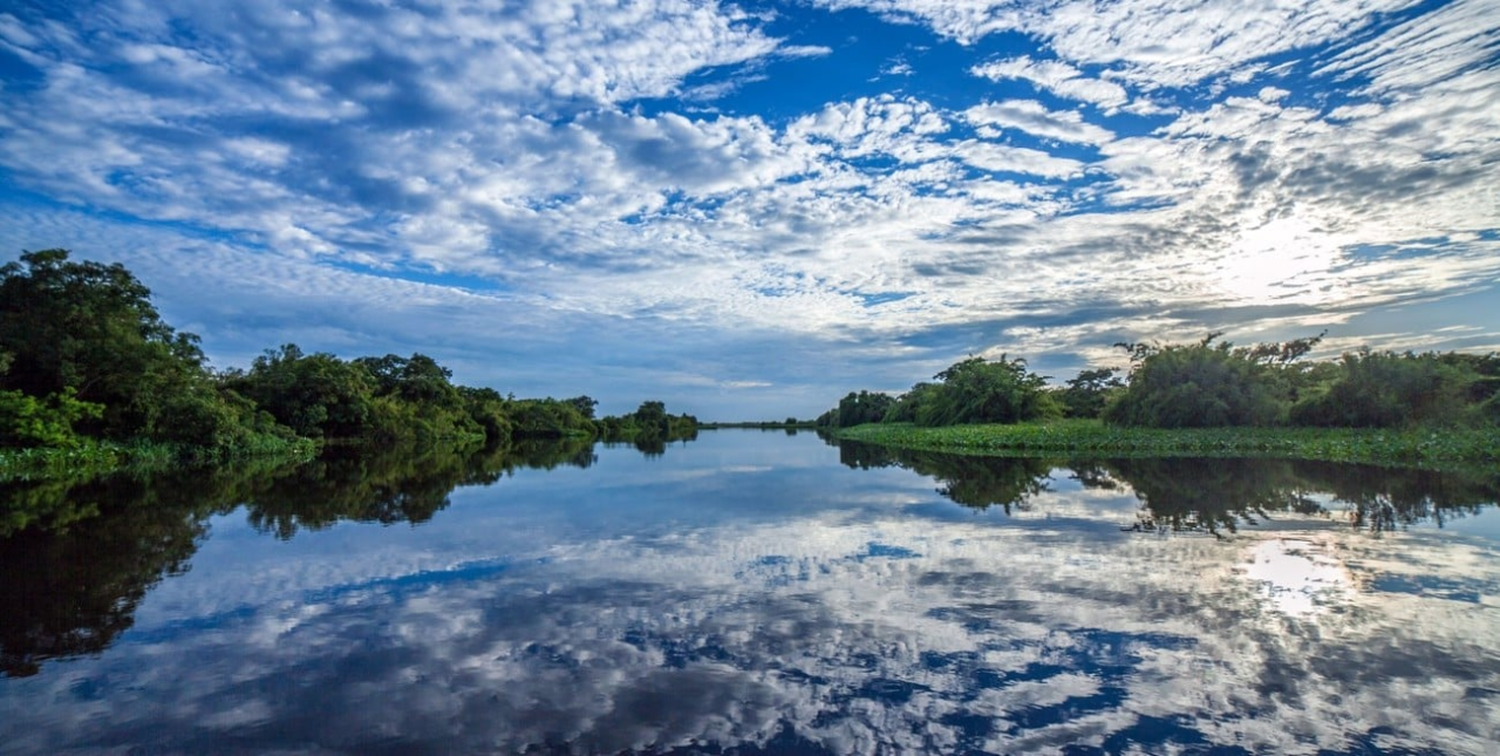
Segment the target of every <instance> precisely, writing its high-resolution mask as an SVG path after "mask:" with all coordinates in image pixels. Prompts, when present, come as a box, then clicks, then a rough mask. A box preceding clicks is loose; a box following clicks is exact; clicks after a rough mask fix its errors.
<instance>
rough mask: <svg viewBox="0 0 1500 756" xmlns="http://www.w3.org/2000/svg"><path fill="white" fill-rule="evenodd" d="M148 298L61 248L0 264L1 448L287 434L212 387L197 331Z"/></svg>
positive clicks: (205, 442) (256, 439)
mask: <svg viewBox="0 0 1500 756" xmlns="http://www.w3.org/2000/svg"><path fill="white" fill-rule="evenodd" d="M150 294H151V292H150V290H149V289H147V288H146V287H145V286H144V285H143V284H141V282H140V281H138V280H136V278H135V276H133V275H132V274H131V273H130V272H129V271H127V270H126V269H125V268H124V267H123V266H121V265H119V264H114V265H103V264H100V263H95V262H77V261H72V260H69V253H68V252H67V251H66V250H61V249H49V250H43V251H41V252H26V253H24V254H22V255H21V260H20V261H19V262H12V263H9V264H7V265H5V266H3V267H0V354H4V355H5V357H6V359H5V360H4V362H5V363H6V368H7V369H6V370H4V371H0V391H4V392H7V393H6V397H7V398H6V399H5V400H4V404H5V406H6V408H7V409H6V411H4V414H0V424H3V429H0V434H4V436H5V438H6V439H7V442H8V443H11V444H18V445H25V446H29V447H47V446H58V445H61V446H72V447H77V446H81V445H84V440H83V437H84V436H95V435H99V436H102V437H104V438H107V439H114V440H120V441H124V440H131V439H145V440H150V441H156V442H163V443H180V444H192V445H197V446H202V447H205V448H207V449H215V450H221V451H228V450H231V449H234V448H251V447H256V446H259V445H263V444H265V443H267V442H268V441H274V440H276V439H281V438H284V437H286V436H287V435H288V434H287V432H286V431H285V429H281V428H277V427H276V426H275V424H274V422H271V421H270V419H269V416H265V415H262V414H260V413H258V412H257V411H256V408H255V406H254V405H253V404H251V403H249V402H247V401H245V399H244V398H243V397H241V396H238V395H236V394H234V393H233V392H232V391H227V390H225V388H224V387H223V386H221V385H220V384H219V382H218V381H217V379H216V377H215V376H214V375H213V374H212V373H210V372H209V370H208V369H207V366H206V364H205V360H204V358H203V353H202V351H201V350H200V349H199V347H198V337H197V336H194V335H193V334H190V333H179V332H177V331H176V330H174V329H173V328H172V327H171V326H169V325H167V324H166V323H165V322H164V321H163V320H162V319H161V316H160V315H159V314H158V313H157V311H156V309H155V307H153V306H152V304H151V301H150ZM272 445H275V444H274V443H273V444H272ZM216 453H217V452H216Z"/></svg>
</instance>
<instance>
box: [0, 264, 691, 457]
mask: <svg viewBox="0 0 1500 756" xmlns="http://www.w3.org/2000/svg"><path fill="white" fill-rule="evenodd" d="M150 297H151V293H150V290H149V289H147V287H146V286H145V285H143V284H142V283H141V282H140V281H139V280H137V279H136V277H135V276H134V275H133V274H131V273H130V271H128V270H126V269H125V267H124V266H123V265H120V264H118V263H115V264H109V265H106V264H102V263H96V262H88V261H83V262H80V261H75V260H70V259H69V252H68V251H67V250H62V249H48V250H42V251H39V252H26V253H24V254H22V255H21V259H20V260H19V261H17V262H12V263H9V264H6V265H4V266H0V449H3V448H11V449H16V448H49V449H87V448H90V447H94V446H97V445H98V444H100V443H102V442H115V443H123V444H140V443H146V444H158V445H167V446H170V447H173V448H176V449H178V450H181V451H182V452H183V453H187V454H192V455H194V456H201V457H226V456H235V455H241V454H247V453H256V452H268V451H277V450H283V449H288V448H291V447H292V446H293V445H294V444H297V443H305V442H306V441H307V440H349V441H357V442H361V443H366V444H376V445H381V446H391V445H399V444H417V443H420V444H430V443H434V442H438V441H444V442H447V441H451V442H458V443H479V442H483V443H490V444H496V443H507V442H509V441H511V440H513V439H534V438H562V437H590V438H602V439H605V440H624V441H632V440H637V441H646V442H651V441H666V440H675V439H679V438H685V437H691V436H692V435H694V434H696V432H697V419H696V418H694V417H693V416H691V415H686V414H681V415H671V414H668V413H667V411H666V407H665V406H664V404H663V403H662V402H660V401H645V402H642V403H641V405H640V407H639V408H638V409H637V410H636V411H635V412H632V413H629V414H626V415H621V416H612V417H596V415H595V408H596V406H597V404H598V402H597V401H595V400H594V399H592V398H590V397H588V396H577V397H573V398H570V399H553V398H543V399H517V398H516V397H515V396H514V395H509V394H507V395H502V394H500V393H499V392H498V391H496V390H495V389H492V388H485V387H478V388H476V387H470V386H461V385H456V384H454V383H453V382H452V380H451V379H452V371H451V370H449V369H447V368H445V367H443V366H442V365H440V364H438V363H437V361H435V360H434V359H432V358H431V357H428V356H426V355H423V354H412V355H411V356H409V357H402V356H399V355H395V354H387V355H385V356H383V357H359V358H355V359H351V360H346V359H342V358H340V357H338V356H336V355H334V354H331V353H328V352H314V353H307V352H304V351H303V350H302V349H301V348H299V347H298V346H297V345H295V344H285V345H282V346H280V347H278V348H275V349H270V350H267V351H266V352H265V353H264V354H262V355H261V356H259V357H257V358H255V360H254V361H253V362H252V363H251V365H250V366H249V368H248V369H230V370H223V371H217V370H214V369H212V368H210V366H209V364H208V360H207V359H206V358H205V356H204V354H203V351H202V349H201V347H200V340H199V338H198V337H197V336H196V335H194V334H191V333H185V332H180V331H177V330H176V329H174V328H173V327H172V326H170V325H168V324H167V323H166V322H165V321H163V320H162V318H161V316H160V314H159V313H158V312H157V310H156V308H155V307H154V306H153V305H152V304H151V299H150Z"/></svg>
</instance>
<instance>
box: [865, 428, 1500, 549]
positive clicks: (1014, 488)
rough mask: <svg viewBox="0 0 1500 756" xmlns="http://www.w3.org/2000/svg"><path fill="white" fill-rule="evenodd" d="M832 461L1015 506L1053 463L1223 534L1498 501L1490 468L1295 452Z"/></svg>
mask: <svg viewBox="0 0 1500 756" xmlns="http://www.w3.org/2000/svg"><path fill="white" fill-rule="evenodd" d="M839 460H840V461H841V462H842V463H843V464H844V465H845V466H848V467H852V468H855V469H860V470H868V469H874V468H879V467H904V468H906V469H909V470H912V471H913V472H917V473H920V474H922V475H928V476H931V477H933V478H935V479H936V480H937V481H938V482H939V483H940V484H941V487H939V488H938V489H937V491H938V493H941V494H942V495H944V496H946V497H948V498H950V499H952V500H953V501H955V502H958V503H959V504H963V505H964V506H968V507H977V508H981V509H982V508H986V507H991V506H999V507H1001V508H1003V509H1004V511H1005V512H1006V514H1010V513H1011V512H1012V510H1013V509H1015V510H1019V511H1025V510H1026V509H1028V506H1029V502H1030V501H1031V500H1033V499H1034V498H1035V497H1036V496H1037V495H1039V494H1041V493H1043V492H1045V491H1047V490H1049V489H1048V482H1049V481H1050V480H1051V478H1052V475H1053V471H1054V470H1055V469H1057V468H1059V467H1062V466H1063V465H1066V467H1067V468H1069V469H1071V473H1070V475H1069V477H1070V478H1071V479H1073V480H1076V481H1078V482H1079V483H1080V484H1081V485H1083V486H1085V487H1087V488H1094V489H1101V490H1127V489H1128V490H1130V491H1133V492H1134V493H1135V495H1136V497H1137V498H1138V499H1140V501H1141V508H1140V512H1139V518H1138V520H1137V522H1135V523H1134V524H1133V525H1131V529H1133V530H1145V531H1155V532H1163V533H1164V532H1183V531H1198V530H1201V531H1205V532H1209V533H1213V534H1215V535H1219V534H1222V533H1233V532H1235V531H1236V530H1237V529H1238V528H1239V526H1240V525H1242V524H1255V523H1256V522H1258V521H1259V520H1263V519H1268V518H1271V517H1272V516H1273V515H1276V514H1287V513H1290V514H1299V515H1326V514H1330V512H1331V509H1330V507H1331V506H1332V507H1333V508H1336V509H1338V510H1339V511H1340V512H1343V513H1345V514H1346V516H1347V517H1348V519H1349V521H1350V522H1351V523H1352V524H1353V525H1354V526H1355V527H1359V528H1365V529H1367V530H1370V531H1372V532H1377V533H1378V532H1382V531H1387V530H1393V529H1396V528H1400V527H1409V526H1412V525H1416V524H1420V523H1424V522H1428V521H1432V522H1434V523H1436V524H1437V525H1438V526H1442V525H1443V524H1444V523H1445V522H1446V521H1448V520H1450V519H1452V518H1455V517H1463V516H1466V515H1472V514H1476V513H1477V512H1479V510H1480V509H1481V508H1482V507H1484V506H1487V505H1489V504H1491V503H1493V502H1495V501H1497V500H1500V475H1497V474H1496V473H1495V472H1494V471H1492V470H1471V471H1468V472H1434V471H1431V470H1411V469H1392V468H1384V467H1375V466H1372V465H1356V464H1341V463H1332V462H1315V461H1305V460H1276V459H1223V458H1183V457H1172V458H1161V457H1157V458H1151V457H1145V458H1127V459H1112V460H1102V461H1101V460H1083V461H1080V460H1073V461H1069V462H1066V463H1064V462H1059V461H1057V460H1049V459H1044V458H1038V457H1004V456H1001V457H983V456H963V455H955V454H943V453H940V452H923V451H911V450H906V449H891V448H887V447H881V446H874V445H871V444H861V443H856V442H849V441H845V442H841V443H840V444H839Z"/></svg>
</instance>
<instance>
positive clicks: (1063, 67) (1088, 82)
mask: <svg viewBox="0 0 1500 756" xmlns="http://www.w3.org/2000/svg"><path fill="white" fill-rule="evenodd" d="M969 73H971V74H973V75H974V76H978V77H981V78H985V79H989V80H991V81H1004V80H1006V79H1019V80H1022V81H1029V82H1031V83H1032V84H1034V85H1036V86H1037V88H1038V89H1041V90H1044V91H1047V92H1050V93H1051V94H1053V95H1055V96H1057V97H1061V98H1064V99H1068V100H1079V101H1082V102H1088V103H1092V104H1094V105H1098V106H1099V107H1101V108H1116V107H1119V106H1121V105H1124V104H1125V103H1126V102H1127V99H1128V97H1127V95H1126V92H1125V88H1124V87H1122V86H1120V85H1119V84H1116V83H1114V82H1111V81H1108V80H1106V79H1098V78H1092V77H1088V76H1084V75H1083V72H1082V71H1080V70H1078V69H1077V68H1075V67H1074V66H1072V65H1070V64H1068V63H1064V62H1062V61H1057V60H1032V59H1031V57H1030V56H1028V55H1022V56H1021V57H1019V58H1009V59H1006V60H999V61H991V62H989V63H985V64H982V65H977V66H974V67H973V68H970V69H969Z"/></svg>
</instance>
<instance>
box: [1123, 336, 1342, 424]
mask: <svg viewBox="0 0 1500 756" xmlns="http://www.w3.org/2000/svg"><path fill="white" fill-rule="evenodd" d="M1218 337H1219V334H1217V333H1213V334H1209V335H1208V336H1207V337H1205V338H1204V339H1203V340H1202V341H1199V342H1197V343H1195V344H1172V345H1167V346H1143V345H1140V344H1118V345H1117V346H1120V347H1122V348H1124V349H1125V350H1126V351H1127V352H1129V353H1130V355H1131V361H1132V367H1131V371H1130V382H1129V385H1128V387H1127V388H1126V389H1125V390H1124V391H1123V392H1120V393H1118V394H1117V395H1116V396H1115V397H1114V398H1113V399H1112V401H1110V402H1109V403H1108V404H1107V405H1106V406H1105V408H1104V415H1103V417H1104V419H1105V420H1107V421H1109V422H1111V423H1114V424H1117V425H1130V426H1146V427H1152V428H1213V427H1222V426H1270V425H1278V424H1284V423H1285V421H1286V411H1287V406H1288V404H1289V400H1290V398H1291V397H1290V390H1291V387H1292V385H1293V381H1291V380H1289V374H1290V371H1289V368H1287V366H1288V365H1290V364H1291V362H1292V361H1294V360H1296V359H1297V358H1299V357H1301V356H1302V355H1304V354H1306V353H1307V351H1308V350H1309V349H1311V348H1312V346H1313V345H1315V344H1316V343H1317V342H1318V340H1319V339H1321V337H1317V338H1312V339H1298V340H1296V341H1292V342H1287V343H1286V344H1261V345H1257V346H1255V347H1246V348H1239V349H1236V348H1234V345H1233V344H1231V343H1229V342H1227V341H1220V342H1218V343H1214V342H1215V340H1216V339H1217V338H1218ZM1284 371H1285V373H1286V374H1283V373H1284Z"/></svg>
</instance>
